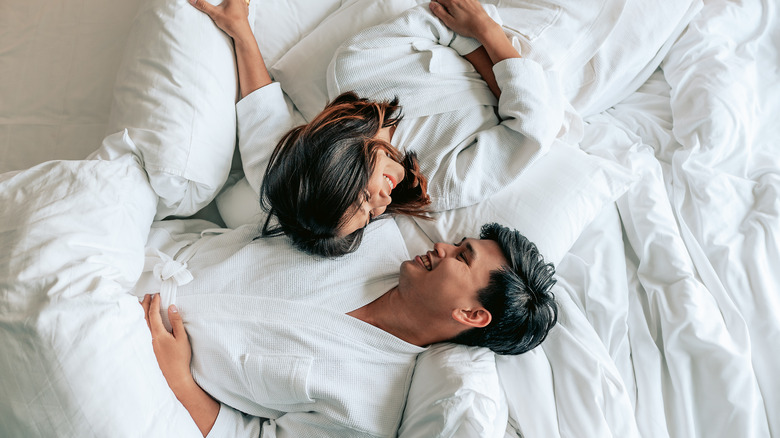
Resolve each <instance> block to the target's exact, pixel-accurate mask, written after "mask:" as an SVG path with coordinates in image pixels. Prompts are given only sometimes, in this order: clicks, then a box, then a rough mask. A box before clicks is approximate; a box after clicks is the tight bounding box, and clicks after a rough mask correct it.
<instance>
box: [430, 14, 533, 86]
mask: <svg viewBox="0 0 780 438" xmlns="http://www.w3.org/2000/svg"><path fill="white" fill-rule="evenodd" d="M429 7H430V9H431V12H432V13H433V15H435V16H436V17H438V18H439V19H440V20H441V21H442V23H444V24H445V25H446V26H447V27H449V28H450V29H452V30H453V31H455V32H457V33H459V34H461V35H463V36H466V37H470V38H474V39H476V40H477V41H479V42H480V44H482V47H480V48H478V49H477V50H475V51H473V52H471V53H469V54H467V55H464V56H463V57H464V58H466V60H467V61H469V62H470V63H471V65H473V66H474V69H475V70H477V72H478V73H479V74H480V76H482V78H483V79H484V80H485V82H487V84H488V87H490V91H491V92H493V94H494V95H495V96H496V97H500V96H501V89H500V88H499V87H498V83H497V81H496V77H495V75H494V74H493V66H494V65H495V64H497V63H499V62H501V61H503V60H505V59H509V58H520V53H518V52H517V50H516V49H515V48H514V46H512V43H511V41H509V39H508V38H507V37H506V34H505V33H504V31H503V29H501V26H500V25H499V24H498V23H496V22H495V21H494V20H493V19H492V18H490V16H489V15H488V14H487V12H485V9H484V8H483V7H482V5H481V4H480V3H479V2H478V1H477V0H434V1H432V2H431V4H430V6H429Z"/></svg>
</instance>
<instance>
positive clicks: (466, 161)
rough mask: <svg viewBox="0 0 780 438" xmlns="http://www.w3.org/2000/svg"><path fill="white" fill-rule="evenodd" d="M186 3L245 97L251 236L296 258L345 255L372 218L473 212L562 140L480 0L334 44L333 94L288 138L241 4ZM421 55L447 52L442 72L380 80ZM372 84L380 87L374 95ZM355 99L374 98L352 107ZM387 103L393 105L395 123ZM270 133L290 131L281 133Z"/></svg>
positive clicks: (555, 101)
mask: <svg viewBox="0 0 780 438" xmlns="http://www.w3.org/2000/svg"><path fill="white" fill-rule="evenodd" d="M193 4H194V5H195V7H196V8H198V9H200V10H201V11H203V12H205V13H206V14H208V15H209V16H210V17H211V18H212V19H213V20H214V22H215V23H216V24H217V25H218V26H219V27H220V28H221V29H223V30H224V31H225V32H226V33H227V34H228V35H229V36H231V37H232V38H233V40H234V43H235V49H236V58H237V65H238V76H239V85H240V88H241V97H242V100H241V101H239V103H238V104H237V113H238V116H239V117H238V124H239V147H240V149H241V155H242V161H243V163H244V171H245V174H246V175H247V179H248V180H249V182H250V185H252V187H253V188H254V189H255V190H256V191H257V192H258V193H259V194H260V197H261V203H262V205H263V206H264V208H265V209H266V210H268V211H269V212H270V215H269V217H268V220H267V221H266V222H265V225H264V227H263V232H262V234H263V235H264V236H269V235H278V234H286V235H288V236H289V237H290V238H291V239H292V241H293V242H294V244H295V245H296V246H297V247H298V248H300V249H302V250H304V251H307V252H310V253H314V254H320V255H326V256H337V255H342V254H345V253H348V252H351V251H353V250H354V249H356V248H357V246H358V245H359V243H360V239H361V237H362V233H363V229H364V227H365V225H366V224H367V223H368V222H370V221H371V220H373V219H374V218H376V217H379V216H381V215H383V214H384V215H395V214H405V215H411V216H418V217H424V216H425V215H426V213H427V212H428V211H440V210H448V209H452V208H458V207H462V206H466V205H470V204H473V203H476V202H479V201H481V200H483V199H485V198H487V197H488V196H489V195H491V194H492V193H495V192H496V191H498V190H500V189H501V188H503V187H505V186H506V185H507V184H508V183H510V182H511V181H512V180H513V179H514V178H515V177H516V176H517V174H519V173H520V172H521V171H522V170H523V169H524V168H525V167H526V166H527V165H528V164H529V163H530V162H531V161H533V160H534V159H535V157H536V156H538V155H539V154H541V153H543V152H544V150H545V149H546V148H547V147H549V145H550V144H551V143H552V141H553V140H554V139H555V137H556V136H557V135H558V134H559V133H560V131H561V125H562V122H563V113H564V111H563V107H564V106H563V103H562V102H563V98H562V94H561V93H560V91H559V90H558V88H557V80H556V79H555V78H553V79H552V80H550V79H549V78H548V77H547V73H545V72H543V71H542V70H541V67H540V66H539V65H538V64H536V63H533V62H532V61H527V60H522V59H520V54H519V53H518V52H517V50H516V49H515V48H514V47H513V46H512V44H511V42H510V41H509V40H508V39H507V37H506V35H505V34H504V32H503V30H502V28H501V26H500V25H499V24H498V23H496V22H495V21H494V20H493V19H492V18H491V17H490V16H489V15H488V14H487V13H486V11H485V9H483V7H482V6H481V5H480V4H479V2H478V1H477V0H446V1H445V0H442V1H438V2H432V3H431V4H430V6H429V7H430V11H431V12H432V13H433V14H434V15H435V17H434V16H433V15H431V14H430V13H428V12H427V11H423V10H421V9H417V8H416V9H417V10H410V11H408V12H409V13H408V14H406V15H405V16H404V17H403V18H402V19H399V20H394V21H393V22H391V23H389V24H386V25H383V26H390V27H389V28H387V29H386V30H387V32H386V33H387V34H388V35H398V39H399V41H393V38H385V37H380V38H374V37H372V36H371V35H363V34H362V33H361V34H358V35H356V36H355V37H354V38H353V40H352V41H353V42H355V44H349V43H348V44H345V46H349V47H348V48H347V49H344V50H341V51H340V52H339V53H337V55H336V58H335V59H334V62H335V63H334V68H335V70H336V72H335V73H334V76H335V77H334V78H331V79H333V80H331V81H330V82H331V83H330V84H329V88H333V89H338V90H339V92H338V93H332V95H333V96H336V97H335V98H334V100H333V101H332V102H331V103H330V104H329V105H327V106H326V108H325V109H324V110H323V112H322V113H320V114H319V115H318V116H316V117H315V118H314V119H313V120H311V121H310V122H309V123H306V124H303V125H301V126H297V127H295V124H294V123H293V121H294V116H293V115H292V112H290V111H287V112H285V109H286V108H285V104H284V101H283V99H282V98H281V97H280V96H281V90H279V91H278V93H276V95H273V93H274V92H273V88H274V87H273V86H272V81H271V78H270V75H269V74H268V72H267V70H266V69H265V65H264V63H263V59H262V55H261V54H260V50H259V48H258V46H257V43H256V41H255V38H254V35H253V34H252V32H251V29H250V27H249V23H248V20H247V4H246V3H245V2H244V1H241V0H226V1H224V2H223V3H222V4H221V5H219V6H212V5H210V4H209V3H207V2H205V1H204V0H195V1H194V3H193ZM437 17H438V18H437ZM439 20H441V21H439ZM393 26H395V27H393ZM372 29H380V30H381V26H379V27H377V28H372ZM369 31H370V30H369ZM410 38H411V39H412V40H414V41H415V42H414V43H412V45H413V46H414V47H413V48H412V51H411V52H410V53H408V54H399V52H398V51H397V50H386V47H388V45H390V46H393V45H396V44H400V45H401V46H404V45H406V46H408V45H409V43H408V41H409V39H410ZM373 43H376V45H375V46H371V44H373ZM426 44H428V45H429V47H427V48H424V49H423V50H422V51H425V50H431V51H435V50H436V49H438V48H446V50H447V51H448V52H447V53H444V52H436V53H435V56H436V59H437V62H438V61H440V60H442V59H444V62H443V63H442V64H441V65H444V66H446V65H448V64H447V63H448V62H449V63H450V64H449V65H452V66H453V69H452V70H451V71H446V72H444V74H440V72H439V73H433V69H427V68H426V69H425V70H423V71H420V72H418V73H414V72H412V71H410V72H407V74H397V72H393V71H387V70H386V67H387V65H392V64H398V61H401V62H402V63H410V64H409V65H410V66H412V68H414V67H413V64H414V63H419V60H420V59H422V60H423V61H422V62H426V61H425V59H424V58H425V56H427V55H426V54H424V53H421V52H422V51H420V50H419V47H418V46H421V45H422V46H424V45H426ZM446 46H449V48H447V47H446ZM342 49H343V47H342ZM450 49H455V51H457V54H456V53H455V51H452V50H450ZM365 55H368V56H365ZM396 55H397V56H399V58H398V59H389V58H388V59H387V61H388V62H385V61H386V60H385V59H383V58H384V57H386V56H396ZM458 55H461V56H462V58H461V56H458ZM447 56H454V57H455V58H457V59H455V60H453V59H446V57H447ZM418 58H419V59H418ZM366 59H368V61H367V62H364V61H365V60H366ZM463 59H465V60H466V61H468V63H470V64H471V65H472V66H473V68H471V67H469V69H470V71H466V70H464V69H463V68H462V66H461V65H458V62H461V63H462V62H465V61H463ZM356 60H357V61H356ZM361 60H362V61H361ZM389 61H393V62H389ZM360 62H363V64H361V65H359V66H357V67H356V64H359V63H360ZM353 67H355V68H353ZM404 68H405V67H404ZM445 70H446V68H445ZM377 72H380V73H382V74H384V76H381V77H377V74H378V73H377ZM331 73H333V72H331ZM352 79H357V80H356V81H353V82H352V84H353V85H354V86H351V85H345V84H350V80H352ZM363 79H368V81H367V82H366V83H365V84H364V83H361V82H360V80H363ZM482 79H484V81H483V80H482ZM376 83H381V84H384V85H383V87H384V88H381V89H374V88H372V85H374V84H376ZM485 83H487V85H488V86H485ZM366 84H367V85H366ZM277 85H278V84H277ZM364 85H365V86H364ZM276 88H278V86H277V87H276ZM353 90H355V91H357V92H358V93H359V94H361V95H364V96H366V95H367V96H371V97H372V99H375V100H369V99H365V98H358V97H357V95H356V94H355V93H353V92H352V91H353ZM502 90H503V92H504V95H505V98H504V99H502V100H500V101H499V103H498V114H496V100H495V97H494V95H495V96H499V95H500V94H501V93H502ZM342 91H343V92H342ZM395 92H399V93H401V95H402V96H403V98H402V101H403V102H404V115H405V117H406V118H405V119H403V120H402V118H401V115H400V106H399V100H398V99H395V98H394V96H395ZM404 92H406V93H407V95H403V93H404ZM491 93H492V94H491ZM507 93H508V96H507ZM261 95H262V99H261V98H260V96H261ZM418 97H419V99H418ZM418 100H419V102H417V101H418ZM274 102H275V103H274ZM526 102H527V103H526ZM269 108H270V109H269ZM410 115H411V116H412V117H411V118H410V117H409V116H410ZM280 127H286V128H287V129H285V131H282V132H279V129H280ZM399 132H401V134H399ZM279 137H281V141H279V142H278V144H277V145H276V147H275V149H274V150H273V154H272V155H271V156H270V157H268V156H267V152H264V150H265V149H268V148H263V147H257V145H258V144H259V143H261V142H262V141H267V140H268V139H270V138H273V139H274V140H275V139H276V138H279ZM242 143H243V144H242ZM393 143H395V144H398V145H400V147H398V148H397V147H395V146H393ZM399 149H400V150H399ZM402 151H403V152H402ZM264 154H265V155H264ZM417 156H419V157H420V159H419V161H418V159H417ZM430 189H432V191H429V190H430Z"/></svg>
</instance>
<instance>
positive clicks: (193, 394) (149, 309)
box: [141, 294, 220, 436]
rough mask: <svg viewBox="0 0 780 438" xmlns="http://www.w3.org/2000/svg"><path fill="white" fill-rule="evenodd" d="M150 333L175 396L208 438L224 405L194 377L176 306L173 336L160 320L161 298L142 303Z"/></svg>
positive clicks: (170, 315) (171, 316) (148, 298)
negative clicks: (221, 405)
mask: <svg viewBox="0 0 780 438" xmlns="http://www.w3.org/2000/svg"><path fill="white" fill-rule="evenodd" d="M141 305H142V306H143V308H144V316H145V318H146V324H147V325H148V326H149V330H150V331H151V332H152V347H153V348H154V355H155V356H156V357H157V364H158V365H160V370H161V371H162V373H163V376H165V380H166V381H167V382H168V386H169V387H170V388H171V390H172V391H173V394H174V395H175V396H176V398H177V399H179V401H180V402H181V404H182V405H184V408H185V409H187V412H189V413H190V416H191V417H192V419H193V420H195V424H197V426H198V429H200V432H201V433H202V434H203V436H206V435H208V434H209V432H210V431H211V428H212V427H213V426H214V423H215V422H216V421H217V416H218V415H219V410H220V404H219V402H217V401H216V400H214V399H213V398H211V396H210V395H208V394H207V393H206V391H204V390H203V389H201V387H200V386H198V384H197V383H195V380H194V379H193V378H192V373H191V372H190V359H191V358H192V350H191V347H190V342H189V339H187V332H186V331H185V330H184V324H183V323H182V320H181V315H179V313H178V311H177V310H176V306H171V307H170V308H169V309H168V319H169V320H170V321H171V327H172V328H173V333H169V332H168V330H166V329H165V326H164V325H163V322H162V318H161V317H160V295H159V294H156V295H154V297H151V296H150V295H147V296H145V297H144V300H143V301H142V302H141Z"/></svg>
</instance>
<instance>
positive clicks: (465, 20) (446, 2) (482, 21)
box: [201, 0, 503, 44]
mask: <svg viewBox="0 0 780 438" xmlns="http://www.w3.org/2000/svg"><path fill="white" fill-rule="evenodd" d="M201 1H202V0H201ZM429 7H430V9H431V12H432V13H433V15H435V16H436V17H438V18H439V20H441V21H442V22H443V23H444V24H445V25H446V26H447V27H449V28H450V29H452V30H453V31H455V32H456V33H459V34H461V35H463V36H465V37H469V38H474V39H476V40H478V41H480V42H482V40H483V38H484V37H485V35H486V34H488V33H491V32H496V31H497V30H498V31H501V32H502V33H503V31H502V30H501V26H500V25H499V24H498V23H496V22H495V21H493V19H492V18H490V16H489V15H488V14H487V12H485V9H484V8H483V7H482V5H481V4H480V3H479V1H478V0H433V1H432V2H431V4H430V6H429ZM483 44H484V43H483Z"/></svg>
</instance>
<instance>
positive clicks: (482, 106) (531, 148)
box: [236, 8, 579, 211]
mask: <svg viewBox="0 0 780 438" xmlns="http://www.w3.org/2000/svg"><path fill="white" fill-rule="evenodd" d="M350 41H351V42H348V43H346V44H345V45H344V46H342V48H340V49H339V50H338V51H337V53H336V56H335V58H334V60H333V62H332V64H331V71H330V72H329V78H328V88H329V94H330V97H331V98H333V97H336V95H338V94H340V93H342V92H345V91H350V90H355V91H357V93H358V94H359V95H360V96H361V97H371V98H375V99H380V100H382V99H388V100H389V99H392V98H393V97H394V96H396V95H397V96H399V98H400V103H401V106H402V108H403V114H404V119H403V120H402V121H401V122H400V124H399V125H398V128H397V129H396V131H395V134H394V137H393V140H392V143H393V145H394V146H396V147H398V148H399V149H401V150H402V151H414V152H416V153H417V155H418V158H419V161H420V168H421V170H422V172H423V174H424V175H426V177H428V180H429V183H428V192H429V194H430V195H431V200H432V205H431V207H432V209H433V210H434V211H440V210H449V209H453V208H458V207H464V206H468V205H471V204H474V203H477V202H479V201H482V200H484V199H486V198H487V197H489V196H490V195H491V194H493V193H495V192H497V191H498V190H500V189H501V188H503V187H505V186H506V185H507V184H509V183H510V182H511V181H512V180H514V179H515V178H516V177H517V176H518V175H519V174H520V173H521V172H522V171H523V170H524V169H525V168H526V167H527V166H528V165H530V164H531V163H533V161H534V160H535V159H536V158H538V157H539V156H540V155H541V154H543V153H545V152H546V151H547V149H548V148H549V147H550V146H551V144H552V143H553V142H554V141H556V138H558V137H559V136H563V135H564V134H567V133H568V132H569V131H568V126H569V124H572V123H573V124H575V125H577V124H578V123H579V119H578V117H577V116H576V115H575V114H574V113H573V112H571V111H570V108H569V107H568V105H567V104H566V101H565V99H564V97H563V95H562V94H561V90H560V84H559V79H558V76H557V74H555V73H551V72H545V71H544V70H543V69H542V67H541V66H540V65H539V64H538V63H536V62H534V61H531V60H527V59H509V60H505V61H502V62H499V63H498V64H496V66H495V67H494V69H493V70H494V73H495V76H496V79H497V80H498V83H499V85H500V86H501V88H502V95H501V99H500V101H496V98H495V97H494V96H493V95H492V94H491V92H490V90H489V89H488V88H487V84H486V83H485V82H484V81H483V80H482V78H481V77H480V76H479V74H478V73H476V72H475V71H474V69H473V68H472V67H471V64H469V63H468V61H466V60H465V59H463V58H462V57H461V56H460V55H459V53H469V52H471V51H473V50H474V49H476V48H477V47H478V46H479V45H478V43H476V41H474V40H471V39H467V38H463V37H460V36H458V35H457V34H455V33H453V32H452V31H451V30H449V29H448V28H447V27H446V26H444V25H443V24H441V23H440V22H439V21H438V19H437V18H436V17H433V16H432V15H430V13H427V12H426V11H425V10H423V9H419V8H415V9H412V10H410V11H407V12H406V13H405V14H404V15H402V17H401V18H399V19H397V20H394V21H391V22H390V23H388V24H385V25H380V26H377V27H373V28H370V29H367V30H366V31H364V32H361V33H359V34H358V35H357V36H356V37H355V38H354V39H352V40H350ZM453 48H456V49H457V51H456V50H453ZM496 106H497V107H498V110H497V113H496ZM236 110H237V115H238V131H239V148H240V151H241V159H242V161H243V165H244V173H245V175H246V178H247V180H248V182H249V185H250V186H251V187H252V188H253V189H254V191H255V193H259V190H260V185H261V183H262V178H263V174H264V172H265V169H266V167H267V163H268V158H269V156H270V153H271V151H272V150H273V148H274V146H275V145H276V143H277V142H278V140H279V139H280V138H281V137H282V135H284V133H286V132H287V131H288V130H289V129H290V128H292V127H294V126H296V125H298V124H302V123H305V122H304V120H303V119H302V118H300V116H298V115H296V113H295V112H294V111H293V110H292V108H291V106H289V104H287V103H285V100H284V97H283V94H282V92H281V89H280V87H279V85H278V84H276V83H273V84H271V85H268V86H266V87H263V88H261V89H259V90H257V91H255V92H254V93H251V94H250V95H248V96H246V97H244V99H242V100H241V101H239V102H238V104H237V107H236ZM577 126H579V125H577ZM567 141H568V139H567Z"/></svg>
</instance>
